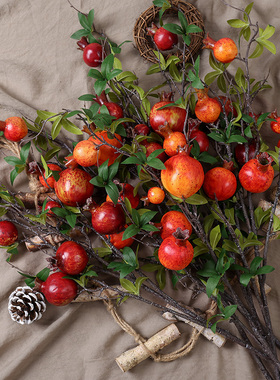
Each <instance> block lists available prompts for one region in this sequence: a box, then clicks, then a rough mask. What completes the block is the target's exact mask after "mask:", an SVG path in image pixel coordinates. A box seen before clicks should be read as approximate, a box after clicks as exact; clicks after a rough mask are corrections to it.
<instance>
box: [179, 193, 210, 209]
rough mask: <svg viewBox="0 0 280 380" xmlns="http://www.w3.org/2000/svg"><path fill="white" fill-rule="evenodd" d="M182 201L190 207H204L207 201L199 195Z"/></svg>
mask: <svg viewBox="0 0 280 380" xmlns="http://www.w3.org/2000/svg"><path fill="white" fill-rule="evenodd" d="M184 201H185V202H186V203H188V204H190V205H197V206H199V205H205V204H206V203H208V201H207V199H206V198H205V197H203V196H202V195H200V194H194V195H192V196H191V197H188V198H185V199H184Z"/></svg>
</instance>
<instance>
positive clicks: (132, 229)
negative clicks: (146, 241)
mask: <svg viewBox="0 0 280 380" xmlns="http://www.w3.org/2000/svg"><path fill="white" fill-rule="evenodd" d="M139 231H140V228H139V227H137V226H135V225H134V224H131V225H130V226H128V227H127V228H126V230H125V231H124V233H123V237H122V240H126V239H128V238H130V237H132V236H135V235H137V234H138V232H139Z"/></svg>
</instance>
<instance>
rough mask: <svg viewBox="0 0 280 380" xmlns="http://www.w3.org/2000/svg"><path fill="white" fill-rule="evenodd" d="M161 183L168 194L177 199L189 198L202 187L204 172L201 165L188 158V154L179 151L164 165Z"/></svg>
mask: <svg viewBox="0 0 280 380" xmlns="http://www.w3.org/2000/svg"><path fill="white" fill-rule="evenodd" d="M164 165H165V167H166V169H165V170H161V181H162V184H163V186H164V187H165V189H166V190H167V191H169V193H170V194H172V195H174V196H175V197H179V198H189V197H190V196H192V195H193V194H195V193H196V192H197V191H198V190H199V189H200V188H201V186H202V184H203V180H204V171H203V168H202V165H201V163H200V162H199V161H198V160H196V159H195V158H192V157H190V156H189V152H186V151H184V150H183V151H180V152H179V153H178V154H176V155H175V156H172V157H170V158H169V159H168V160H167V161H165V163H164Z"/></svg>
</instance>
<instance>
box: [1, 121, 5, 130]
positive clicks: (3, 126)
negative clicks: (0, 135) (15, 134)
mask: <svg viewBox="0 0 280 380" xmlns="http://www.w3.org/2000/svg"><path fill="white" fill-rule="evenodd" d="M5 128H6V122H5V121H2V120H0V131H1V132H4V130H5Z"/></svg>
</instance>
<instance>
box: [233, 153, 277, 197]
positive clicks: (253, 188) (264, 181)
mask: <svg viewBox="0 0 280 380" xmlns="http://www.w3.org/2000/svg"><path fill="white" fill-rule="evenodd" d="M272 161H273V158H272V157H271V156H270V155H269V154H268V153H266V152H263V153H260V154H258V155H257V157H256V158H254V159H252V160H249V161H248V162H246V163H245V164H244V165H243V166H242V168H241V169H240V172H239V181H240V183H241V186H242V187H244V189H245V190H247V191H250V192H251V193H262V192H264V191H266V190H267V189H268V188H269V187H270V185H271V184H272V181H273V177H274V170H273V167H272V166H271V163H272Z"/></svg>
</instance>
